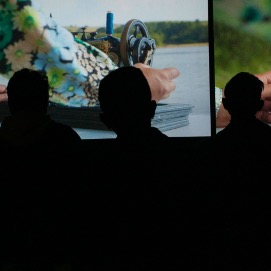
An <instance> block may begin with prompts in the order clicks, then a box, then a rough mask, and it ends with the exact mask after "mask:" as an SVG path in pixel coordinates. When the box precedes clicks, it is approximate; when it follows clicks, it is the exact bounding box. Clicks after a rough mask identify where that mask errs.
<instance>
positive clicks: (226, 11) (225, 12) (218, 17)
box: [213, 0, 271, 88]
mask: <svg viewBox="0 0 271 271" xmlns="http://www.w3.org/2000/svg"><path fill="white" fill-rule="evenodd" d="M213 27H214V28H213V31H214V61H215V63H214V67H215V85H216V86H217V87H220V88H223V87H224V86H225V84H226V83H227V81H228V80H229V79H230V78H231V77H232V76H234V75H235V74H236V73H238V72H240V71H248V72H251V73H261V72H265V71H267V70H271V0H213Z"/></svg>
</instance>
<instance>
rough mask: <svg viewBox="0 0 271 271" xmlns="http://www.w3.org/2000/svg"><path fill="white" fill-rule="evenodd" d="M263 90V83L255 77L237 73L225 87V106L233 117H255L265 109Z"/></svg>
mask: <svg viewBox="0 0 271 271" xmlns="http://www.w3.org/2000/svg"><path fill="white" fill-rule="evenodd" d="M263 88H264V84H263V82H262V81H261V80H260V79H258V78H257V77H256V76H255V75H253V74H251V73H248V72H240V73H237V74H236V75H235V76H234V77H232V78H231V79H230V81H229V82H228V83H227V84H226V86H225V89H224V96H225V98H223V99H222V102H223V105H224V107H225V109H227V110H228V111H229V113H230V114H231V115H242V116H243V115H244V116H246V115H252V114H253V115H255V114H256V112H257V111H260V110H261V109H262V107H263V100H261V94H262V91H263Z"/></svg>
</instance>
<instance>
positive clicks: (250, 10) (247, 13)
mask: <svg viewBox="0 0 271 271" xmlns="http://www.w3.org/2000/svg"><path fill="white" fill-rule="evenodd" d="M262 18H263V14H262V12H261V11H260V10H259V9H258V8H257V7H255V6H245V7H244V8H243V10H242V12H241V21H243V22H245V23H251V22H256V21H260V20H262Z"/></svg>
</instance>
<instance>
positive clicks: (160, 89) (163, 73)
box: [134, 63, 180, 102]
mask: <svg viewBox="0 0 271 271" xmlns="http://www.w3.org/2000/svg"><path fill="white" fill-rule="evenodd" d="M134 67H136V68H139V69H141V71H142V72H143V74H144V76H145V77H146V79H147V81H148V84H149V86H150V89H151V93H152V100H155V101H156V102H159V101H160V100H163V99H166V98H168V97H169V95H170V94H171V92H172V91H174V90H175V89H176V84H175V82H174V81H173V80H174V79H175V78H177V77H178V76H179V75H180V72H179V70H177V69H176V68H164V69H155V68H152V67H150V66H148V65H145V64H142V63H136V64H135V65H134Z"/></svg>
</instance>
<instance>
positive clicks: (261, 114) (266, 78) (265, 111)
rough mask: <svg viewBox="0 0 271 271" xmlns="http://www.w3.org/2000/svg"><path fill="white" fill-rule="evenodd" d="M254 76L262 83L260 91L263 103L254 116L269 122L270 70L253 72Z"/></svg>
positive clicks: (270, 116) (270, 115)
mask: <svg viewBox="0 0 271 271" xmlns="http://www.w3.org/2000/svg"><path fill="white" fill-rule="evenodd" d="M255 76H257V77H258V78H259V79H260V80H261V81H263V83H264V90H263V92H262V99H263V100H264V105H263V107H262V109H261V111H258V112H257V113H256V117H257V118H258V119H259V120H261V121H264V122H266V123H269V124H271V71H267V72H264V73H260V74H255Z"/></svg>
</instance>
